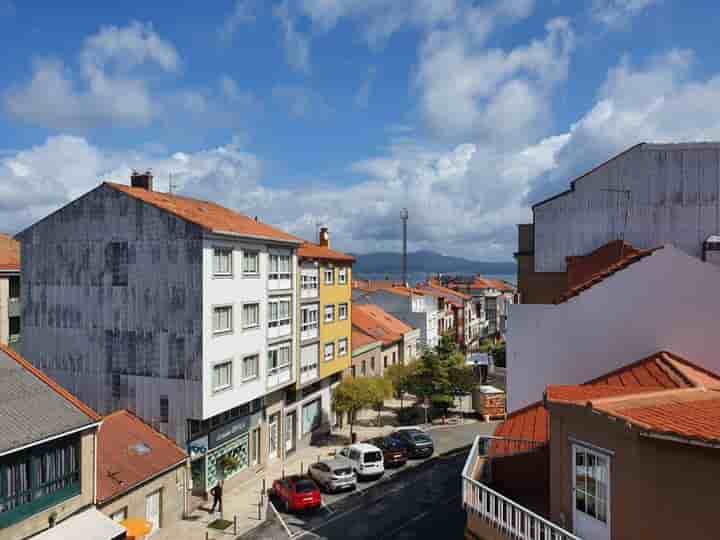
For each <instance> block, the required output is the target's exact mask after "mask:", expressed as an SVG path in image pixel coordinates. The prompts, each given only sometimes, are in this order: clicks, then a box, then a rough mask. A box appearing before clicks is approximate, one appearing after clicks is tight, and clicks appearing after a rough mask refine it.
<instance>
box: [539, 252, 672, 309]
mask: <svg viewBox="0 0 720 540" xmlns="http://www.w3.org/2000/svg"><path fill="white" fill-rule="evenodd" d="M630 247H632V246H630ZM601 249H603V248H601ZM658 249H662V246H659V247H656V248H652V249H643V250H636V249H634V248H632V251H630V252H629V253H627V254H624V255H623V256H622V258H621V259H619V260H617V262H614V263H611V264H609V265H608V266H603V265H602V264H601V263H598V266H599V269H598V270H597V271H595V272H594V273H592V271H591V270H589V269H588V268H583V269H582V272H581V274H582V275H584V276H589V277H587V279H585V281H581V282H580V283H577V284H576V285H574V286H572V287H570V288H569V289H568V290H567V291H566V292H565V293H563V294H561V295H560V296H558V297H557V298H556V299H555V301H554V302H553V303H554V304H562V303H563V302H566V301H567V300H569V299H570V298H573V297H574V296H577V295H579V294H580V293H581V292H583V291H586V290H587V289H589V288H590V287H592V286H593V285H596V284H598V283H600V282H602V281H604V280H605V279H607V278H608V277H610V276H611V275H613V274H615V273H616V272H619V271H620V270H623V269H625V268H627V267H628V266H630V265H632V264H633V263H636V262H637V261H639V260H641V259H644V258H645V257H647V256H649V255H652V254H653V253H655V252H656V251H657V250H658ZM596 251H597V250H596ZM593 253H595V252H593ZM592 256H593V254H592V253H591V254H590V255H587V257H592ZM601 260H602V259H601ZM571 264H572V263H571ZM591 264H592V263H591Z"/></svg>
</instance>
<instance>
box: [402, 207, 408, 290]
mask: <svg viewBox="0 0 720 540" xmlns="http://www.w3.org/2000/svg"><path fill="white" fill-rule="evenodd" d="M400 219H402V223H403V250H402V279H403V285H405V286H407V284H408V281H407V220H408V210H407V208H403V209H402V210H400Z"/></svg>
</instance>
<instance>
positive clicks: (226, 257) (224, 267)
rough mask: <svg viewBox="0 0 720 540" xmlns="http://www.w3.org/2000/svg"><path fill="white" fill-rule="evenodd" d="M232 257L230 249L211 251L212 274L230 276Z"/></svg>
mask: <svg viewBox="0 0 720 540" xmlns="http://www.w3.org/2000/svg"><path fill="white" fill-rule="evenodd" d="M232 256H233V250H232V248H215V249H214V250H213V274H214V275H216V276H232Z"/></svg>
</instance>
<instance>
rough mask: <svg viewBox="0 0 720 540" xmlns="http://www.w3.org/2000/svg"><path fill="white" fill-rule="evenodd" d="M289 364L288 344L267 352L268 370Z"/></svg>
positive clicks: (278, 368)
mask: <svg viewBox="0 0 720 540" xmlns="http://www.w3.org/2000/svg"><path fill="white" fill-rule="evenodd" d="M289 365H290V345H289V344H288V345H283V346H282V347H278V348H277V349H272V350H270V351H269V352H268V372H274V371H277V370H280V369H282V368H284V367H287V366H289Z"/></svg>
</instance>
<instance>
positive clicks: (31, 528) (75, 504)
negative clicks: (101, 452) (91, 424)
mask: <svg viewBox="0 0 720 540" xmlns="http://www.w3.org/2000/svg"><path fill="white" fill-rule="evenodd" d="M95 433H96V429H95V428H93V429H91V430H87V431H85V432H83V434H82V435H81V437H80V495H77V496H76V497H73V498H71V499H67V500H65V501H63V502H62V503H60V504H57V505H55V506H51V507H50V508H47V509H45V510H43V511H42V512H38V513H37V514H35V515H33V516H31V517H29V518H28V519H26V520H24V521H21V522H20V523H16V524H15V525H12V526H10V527H6V528H5V529H0V540H22V539H24V538H27V537H29V536H33V535H35V534H38V533H40V532H42V531H44V530H46V529H47V528H48V519H49V518H50V515H51V514H53V513H54V514H55V515H56V520H55V523H56V524H57V523H60V522H61V521H62V520H64V519H65V518H68V517H70V516H71V515H73V514H74V513H75V512H77V511H79V510H81V509H83V508H87V507H89V506H91V505H92V504H93V502H94V501H95V452H96V446H95V441H96V439H95Z"/></svg>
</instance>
